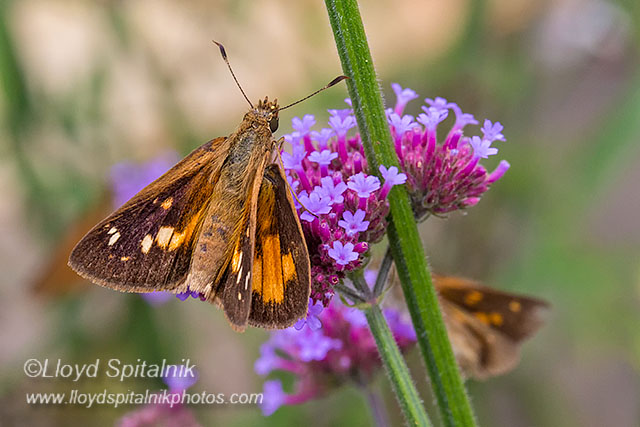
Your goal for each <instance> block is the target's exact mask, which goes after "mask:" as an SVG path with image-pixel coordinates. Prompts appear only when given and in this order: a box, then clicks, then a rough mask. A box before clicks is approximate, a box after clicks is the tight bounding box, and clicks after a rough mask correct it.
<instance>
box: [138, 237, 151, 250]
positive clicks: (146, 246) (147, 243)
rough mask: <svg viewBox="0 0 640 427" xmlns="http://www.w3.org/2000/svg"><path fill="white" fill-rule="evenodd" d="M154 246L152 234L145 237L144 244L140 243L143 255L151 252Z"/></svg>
mask: <svg viewBox="0 0 640 427" xmlns="http://www.w3.org/2000/svg"><path fill="white" fill-rule="evenodd" d="M152 244H153V237H151V235H150V234H147V235H146V236H144V239H142V242H140V247H141V248H142V253H143V254H146V253H147V252H149V249H151V245H152Z"/></svg>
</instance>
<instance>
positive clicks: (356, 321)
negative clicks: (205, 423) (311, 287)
mask: <svg viewBox="0 0 640 427" xmlns="http://www.w3.org/2000/svg"><path fill="white" fill-rule="evenodd" d="M310 304H311V303H310ZM317 307H318V308H320V307H321V305H320V303H318V304H317ZM310 311H311V309H310ZM384 315H385V317H386V319H387V322H388V323H389V327H390V328H391V331H392V332H393V335H394V338H395V339H396V342H397V343H398V346H399V347H400V349H401V350H403V351H404V350H407V349H409V348H411V347H412V346H413V344H415V342H416V335H415V332H414V329H413V327H412V325H411V322H410V321H409V320H408V319H405V318H404V317H403V316H402V314H401V313H400V312H398V311H395V310H392V309H386V310H385V311H384ZM315 316H316V317H317V318H318V321H319V322H321V324H322V327H321V328H317V329H316V328H312V327H310V326H311V325H309V324H308V323H307V327H302V328H301V329H300V330H298V329H296V328H295V327H291V328H288V329H283V330H279V331H274V332H272V333H271V337H270V339H269V340H268V341H267V342H265V343H264V344H262V346H261V347H260V357H259V358H258V360H256V362H255V370H256V372H257V373H258V374H260V375H265V376H266V375H269V374H270V373H272V372H275V371H285V372H290V373H292V374H294V375H295V376H296V383H295V386H294V387H295V390H294V391H293V392H292V393H290V394H287V393H285V391H284V390H283V388H282V383H281V382H280V381H279V380H273V379H272V380H267V381H265V383H264V400H263V403H262V405H261V406H262V411H263V413H264V414H265V415H270V414H272V413H273V412H275V411H276V409H278V408H279V407H280V406H282V405H284V404H286V405H293V404H299V403H303V402H306V401H307V400H310V399H314V398H317V397H320V396H322V395H324V394H326V393H327V392H329V391H330V390H332V389H333V388H335V387H337V386H339V385H341V384H344V383H346V382H348V381H353V382H355V383H357V384H359V385H362V384H363V383H367V382H368V381H370V380H371V379H372V378H373V375H374V374H375V373H376V372H377V371H378V370H379V368H380V356H379V354H378V350H377V348H376V343H375V340H374V339H373V336H372V335H371V332H370V331H369V327H368V325H367V320H366V319H365V317H364V314H363V313H362V312H361V311H359V310H357V309H355V308H351V307H347V306H345V305H344V304H342V303H341V302H340V301H339V300H337V299H336V298H334V299H332V300H331V302H330V303H329V305H328V306H327V307H326V308H324V310H322V312H321V313H317V310H316V314H315ZM307 319H308V318H307Z"/></svg>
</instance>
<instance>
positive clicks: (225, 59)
mask: <svg viewBox="0 0 640 427" xmlns="http://www.w3.org/2000/svg"><path fill="white" fill-rule="evenodd" d="M211 41H212V42H214V43H215V44H217V45H218V47H219V48H220V53H221V54H222V59H224V62H225V63H226V64H227V67H229V71H231V76H233V80H235V82H236V84H237V85H238V88H239V89H240V92H242V96H244V99H246V100H247V102H248V103H249V105H251V108H254V107H253V104H252V103H251V101H249V98H248V97H247V94H246V93H244V90H242V86H240V82H238V79H237V78H236V75H235V74H234V73H233V69H232V68H231V64H229V59H227V51H225V50H224V46H222V44H220V43H218V42H217V41H215V40H211ZM334 84H335V83H334ZM318 92H320V91H318ZM314 95H315V94H314Z"/></svg>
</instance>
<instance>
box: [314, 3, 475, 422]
mask: <svg viewBox="0 0 640 427" xmlns="http://www.w3.org/2000/svg"><path fill="white" fill-rule="evenodd" d="M325 4H326V6H327V11H328V13H329V20H330V22H331V27H332V29H333V34H334V37H335V41H336V45H337V48H338V54H339V56H340V60H341V62H342V68H343V72H344V74H345V75H347V76H349V77H350V79H349V80H348V81H347V87H348V89H349V95H350V97H351V102H352V105H353V109H354V112H355V115H356V120H357V122H358V128H359V130H360V137H361V140H362V144H363V146H364V151H365V154H366V157H367V162H368V164H369V170H370V173H376V174H377V172H378V165H380V164H384V165H386V166H387V167H389V166H398V165H399V162H398V159H397V157H396V153H395V150H394V148H393V145H392V142H391V134H390V132H389V127H388V124H387V121H386V116H385V112H384V105H383V102H382V98H381V96H380V88H379V85H378V81H377V79H376V74H375V70H374V67H373V60H372V58H371V53H370V51H369V46H368V44H367V39H366V35H365V32H364V26H363V24H362V19H361V17H360V11H359V9H358V3H357V1H356V0H325ZM389 204H390V207H391V221H390V224H389V245H390V247H391V252H392V254H393V259H394V261H395V263H396V267H397V269H398V275H399V277H400V280H401V283H402V289H403V291H404V295H405V299H406V300H407V306H408V309H409V312H410V314H411V319H412V321H413V325H414V327H415V330H416V334H417V338H418V344H419V346H420V350H421V352H422V356H423V358H424V361H425V364H426V366H427V370H428V372H429V376H430V378H431V384H432V387H433V390H434V394H435V396H436V400H437V403H438V406H439V408H440V412H441V415H442V420H443V423H444V425H447V426H454V425H455V426H473V425H475V418H474V415H473V410H472V408H471V404H470V403H469V399H468V397H467V393H466V391H465V388H464V383H463V382H462V378H461V376H460V372H459V370H458V366H457V363H456V360H455V358H454V356H453V351H452V349H451V344H450V343H449V338H448V336H447V330H446V328H445V326H444V321H443V319H442V315H441V313H440V309H439V305H438V298H437V295H436V292H435V289H434V288H433V283H432V280H431V275H430V274H429V271H428V268H427V261H426V258H425V253H424V249H423V247H422V242H421V241H420V235H419V233H418V228H417V225H416V222H415V220H414V217H413V211H412V209H411V205H410V203H409V196H408V194H407V192H406V189H405V188H404V186H396V187H394V188H393V189H392V190H391V192H390V193H389ZM375 309H377V307H375ZM375 309H371V310H374V311H375ZM369 317H372V318H373V317H375V316H374V315H373V314H372V311H369V312H368V314H367V318H369ZM371 322H372V321H371V320H370V324H371ZM379 345H380V344H379ZM381 351H382V350H381ZM401 392H403V391H402V390H400V391H398V393H401Z"/></svg>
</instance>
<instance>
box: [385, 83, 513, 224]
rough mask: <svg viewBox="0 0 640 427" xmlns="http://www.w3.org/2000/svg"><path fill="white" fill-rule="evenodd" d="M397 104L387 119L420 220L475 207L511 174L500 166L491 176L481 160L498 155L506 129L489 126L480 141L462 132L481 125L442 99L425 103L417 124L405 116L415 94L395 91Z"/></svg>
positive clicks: (397, 88) (506, 165)
mask: <svg viewBox="0 0 640 427" xmlns="http://www.w3.org/2000/svg"><path fill="white" fill-rule="evenodd" d="M392 87H393V90H394V92H395V93H396V97H397V101H396V105H395V108H394V109H388V110H387V119H388V122H389V125H390V127H391V135H392V137H393V141H394V144H395V149H396V153H397V155H398V158H399V159H400V164H401V166H402V169H403V171H404V172H405V173H406V174H407V189H408V191H409V194H410V195H411V201H412V205H413V209H414V213H415V215H416V217H417V218H419V219H421V218H424V217H425V216H426V215H427V214H430V213H431V214H443V213H447V212H451V211H454V210H457V209H464V208H466V207H469V206H473V205H475V204H477V203H478V202H479V201H480V197H481V196H482V194H483V193H484V192H485V191H487V190H488V189H489V187H490V186H491V184H493V183H494V182H495V181H497V180H498V179H500V178H501V177H502V176H503V175H504V173H505V172H506V171H507V169H509V163H508V162H507V161H505V160H502V161H501V162H500V164H499V165H498V167H497V168H496V169H495V170H494V171H493V172H491V173H488V172H487V170H486V169H485V168H484V167H483V166H482V165H480V163H479V162H480V159H486V158H488V157H489V156H492V155H495V154H497V153H498V149H497V148H495V147H492V146H491V144H493V143H494V142H495V141H505V137H504V135H502V129H503V126H502V125H501V124H500V123H499V122H496V123H492V122H491V121H490V120H485V121H484V124H483V127H482V129H481V132H482V134H483V136H482V137H480V136H472V137H466V136H465V135H464V133H463V129H464V128H465V126H467V125H477V124H478V121H477V120H476V119H475V118H474V117H473V116H472V115H471V114H466V113H463V112H462V110H461V109H460V107H459V106H458V105H457V104H455V103H453V102H448V101H447V100H446V99H444V98H439V97H438V98H435V99H430V98H427V99H425V103H426V104H427V105H425V106H423V107H422V110H423V111H424V112H423V113H421V114H419V115H418V117H417V118H415V119H414V117H413V116H411V115H408V114H407V115H403V111H404V108H405V106H406V105H407V103H408V102H409V101H411V100H413V99H415V98H418V95H417V94H416V93H415V92H414V91H413V90H411V89H403V88H402V87H401V86H400V85H399V84H397V83H394V84H393V85H392ZM450 111H453V112H454V114H455V123H454V124H453V126H452V127H451V129H450V130H449V131H448V133H447V136H446V137H445V139H444V141H442V142H439V141H438V136H437V130H438V129H437V128H438V125H439V124H440V123H442V122H443V121H444V120H445V119H446V118H447V117H448V116H449V112H450Z"/></svg>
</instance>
